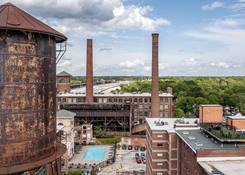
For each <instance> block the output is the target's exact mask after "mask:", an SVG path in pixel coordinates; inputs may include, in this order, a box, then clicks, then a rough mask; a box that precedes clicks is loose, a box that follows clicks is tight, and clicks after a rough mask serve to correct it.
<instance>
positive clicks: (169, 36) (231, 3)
mask: <svg viewBox="0 0 245 175" xmlns="http://www.w3.org/2000/svg"><path fill="white" fill-rule="evenodd" d="M7 1H8V2H12V3H14V4H16V5H17V6H19V7H20V8H23V9H24V10H26V11H27V12H28V13H30V14H32V15H33V16H35V17H37V18H38V19H40V20H42V21H43V22H45V23H47V24H49V25H50V26H52V27H53V28H55V29H56V30H58V31H60V32H62V33H64V34H65V35H66V36H67V37H68V41H67V46H68V47H67V52H66V53H65V55H64V57H63V58H62V60H61V61H60V62H59V63H58V65H57V71H63V70H65V71H67V72H69V73H71V74H72V75H85V72H86V70H85V68H86V67H85V64H86V39H87V38H92V39H93V44H94V75H97V76H98V75H99V76H118V75H127V76H150V75H151V33H153V32H158V33H159V73H160V76H244V75H245V0H219V1H215V0H7ZM7 1H5V0H0V2H3V3H4V2H7Z"/></svg>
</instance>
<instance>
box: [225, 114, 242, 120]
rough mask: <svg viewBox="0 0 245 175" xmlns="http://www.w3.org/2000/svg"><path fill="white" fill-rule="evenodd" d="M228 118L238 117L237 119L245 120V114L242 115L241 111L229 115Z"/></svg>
mask: <svg viewBox="0 0 245 175" xmlns="http://www.w3.org/2000/svg"><path fill="white" fill-rule="evenodd" d="M227 118H231V119H235V120H236V119H237V120H245V116H244V115H242V114H241V113H238V114H236V115H230V116H227Z"/></svg>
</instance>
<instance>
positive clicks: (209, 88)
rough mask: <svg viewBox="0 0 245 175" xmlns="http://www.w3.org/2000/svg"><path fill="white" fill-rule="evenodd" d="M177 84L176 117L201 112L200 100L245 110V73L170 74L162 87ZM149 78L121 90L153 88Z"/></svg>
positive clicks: (175, 93)
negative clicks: (242, 75)
mask: <svg viewBox="0 0 245 175" xmlns="http://www.w3.org/2000/svg"><path fill="white" fill-rule="evenodd" d="M167 87H172V88H173V95H174V113H175V115H176V117H192V116H194V115H195V116H197V112H198V106H199V105H200V104H221V105H223V106H230V107H236V108H238V109H239V110H240V111H241V112H242V113H245V77H167V78H161V79H160V91H163V92H165V91H166V89H167ZM150 90H151V84H150V81H149V80H137V81H134V82H132V83H131V84H129V85H121V87H120V89H117V91H121V92H150Z"/></svg>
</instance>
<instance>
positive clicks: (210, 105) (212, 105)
mask: <svg viewBox="0 0 245 175" xmlns="http://www.w3.org/2000/svg"><path fill="white" fill-rule="evenodd" d="M200 106H201V107H223V106H222V105H219V104H204V105H200Z"/></svg>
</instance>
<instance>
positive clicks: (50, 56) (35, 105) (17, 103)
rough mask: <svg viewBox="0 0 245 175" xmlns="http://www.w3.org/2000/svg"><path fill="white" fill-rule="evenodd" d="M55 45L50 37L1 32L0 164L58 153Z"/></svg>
mask: <svg viewBox="0 0 245 175" xmlns="http://www.w3.org/2000/svg"><path fill="white" fill-rule="evenodd" d="M55 45H56V41H55V39H52V38H50V37H49V36H45V35H40V34H32V35H30V34H25V33H24V32H18V31H8V32H6V31H1V30H0V128H1V132H0V167H1V168H3V167H10V166H16V165H20V164H24V163H30V162H33V161H35V160H39V159H40V158H45V157H48V156H51V155H52V154H54V153H55V152H56V148H57V146H58V145H59V143H58V142H57V137H56V75H55V74H56V64H55V61H56V59H55V51H56V50H55ZM0 174H1V172H0Z"/></svg>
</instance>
